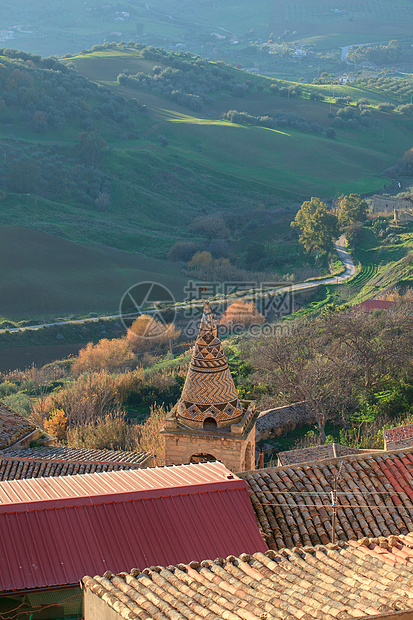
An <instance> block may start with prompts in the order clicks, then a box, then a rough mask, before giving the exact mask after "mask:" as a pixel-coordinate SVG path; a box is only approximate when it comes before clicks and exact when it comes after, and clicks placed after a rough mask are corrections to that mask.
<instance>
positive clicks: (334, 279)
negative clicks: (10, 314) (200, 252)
mask: <svg viewBox="0 0 413 620" xmlns="http://www.w3.org/2000/svg"><path fill="white" fill-rule="evenodd" d="M334 247H335V249H336V251H337V254H338V256H339V258H340V260H341V262H342V263H343V265H344V267H345V271H344V272H343V273H342V274H341V275H339V276H329V277H327V278H321V279H318V280H309V281H308V282H297V283H296V284H289V285H288V286H281V287H277V288H274V289H273V290H267V291H266V293H283V292H290V291H304V290H307V289H312V288H315V287H317V286H320V285H321V284H343V283H344V282H346V281H347V280H349V279H350V278H352V277H353V276H354V275H355V273H356V271H357V268H356V266H355V264H354V262H353V259H352V258H351V256H350V254H349V252H348V251H347V250H346V247H345V245H344V235H342V236H341V237H340V238H339V239H338V240H337V241H336V242H335V243H334ZM256 297H257V294H256V293H255V294H251V295H248V294H246V295H244V296H243V297H242V301H248V300H249V299H256ZM226 299H231V296H228V297H227V298H226ZM235 299H237V297H235V296H234V300H235ZM238 299H239V298H238ZM203 303H204V301H203V300H202V301H200V302H199V303H198V302H197V303H191V307H194V306H197V305H202V304H203ZM188 305H189V304H188ZM176 306H177V307H178V308H183V307H185V306H184V304H182V303H177V304H176ZM152 312H156V313H158V312H159V310H154V311H152ZM150 313H151V311H150V310H146V309H145V314H150ZM118 318H119V313H118V314H109V315H105V316H99V317H91V318H87V319H71V320H69V321H56V322H54V323H40V324H39V325H30V326H27V327H12V328H10V329H0V334H2V333H4V332H19V331H24V330H25V329H26V330H33V329H39V328H41V327H54V326H56V325H82V324H84V323H92V322H93V321H95V322H96V321H101V320H104V319H118Z"/></svg>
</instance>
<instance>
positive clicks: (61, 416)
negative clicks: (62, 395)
mask: <svg viewBox="0 0 413 620" xmlns="http://www.w3.org/2000/svg"><path fill="white" fill-rule="evenodd" d="M44 430H45V431H46V433H49V435H52V437H55V438H56V439H57V441H64V440H65V439H66V431H67V415H66V414H65V412H64V411H63V409H54V410H53V411H52V412H51V413H50V415H49V417H48V419H47V420H45V421H44Z"/></svg>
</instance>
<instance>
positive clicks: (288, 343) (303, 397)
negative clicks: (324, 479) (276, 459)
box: [253, 321, 351, 443]
mask: <svg viewBox="0 0 413 620" xmlns="http://www.w3.org/2000/svg"><path fill="white" fill-rule="evenodd" d="M253 356H254V361H255V365H256V367H257V368H258V369H259V370H261V371H264V373H265V375H266V378H267V380H268V381H269V383H270V386H271V387H272V389H273V390H276V391H277V392H278V394H279V395H280V396H283V397H284V400H285V399H289V400H290V401H305V402H306V403H307V407H308V409H309V411H310V412H311V413H312V414H313V416H314V419H315V420H316V422H317V426H318V430H319V432H320V438H321V442H322V443H324V442H325V439H326V435H325V424H326V421H327V417H328V415H329V414H331V413H337V411H339V410H342V409H343V407H345V406H346V405H347V404H348V402H350V401H351V381H349V377H350V374H351V368H349V367H347V358H345V357H343V358H342V359H337V356H336V355H335V351H334V349H332V346H331V343H327V342H326V341H325V338H324V337H323V335H322V334H320V331H319V326H318V325H317V322H316V321H313V322H311V323H305V322H296V323H294V324H292V326H291V331H290V333H289V334H288V333H287V334H286V333H285V332H284V333H279V334H276V335H274V336H271V337H268V338H263V339H261V340H260V341H259V342H258V343H257V345H256V347H255V348H254V352H253Z"/></svg>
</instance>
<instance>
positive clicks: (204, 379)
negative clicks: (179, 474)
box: [177, 301, 243, 427]
mask: <svg viewBox="0 0 413 620" xmlns="http://www.w3.org/2000/svg"><path fill="white" fill-rule="evenodd" d="M242 413H243V408H242V406H241V403H240V401H239V399H238V394H237V390H236V388H235V385H234V381H233V379H232V377H231V372H230V370H229V368H228V362H227V360H226V358H225V354H224V350H223V348H222V344H221V341H220V339H219V338H218V335H217V327H216V324H215V321H214V319H213V317H212V312H211V307H210V305H209V302H208V301H206V302H205V305H204V311H203V315H202V320H201V325H200V329H199V334H198V338H197V340H196V343H195V347H194V352H193V355H192V359H191V363H190V365H189V370H188V374H187V377H186V381H185V385H184V389H183V390H182V396H181V398H180V400H179V402H178V410H177V415H178V418H181V419H182V422H184V423H185V422H186V423H188V424H189V425H190V426H197V427H201V426H202V425H203V423H204V421H205V420H206V419H207V418H213V419H214V420H215V421H216V422H217V425H218V426H229V425H230V424H233V423H234V422H236V421H238V419H239V418H240V417H241V416H242Z"/></svg>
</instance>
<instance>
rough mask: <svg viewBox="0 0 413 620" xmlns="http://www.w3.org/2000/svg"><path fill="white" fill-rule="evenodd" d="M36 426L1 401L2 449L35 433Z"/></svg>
mask: <svg viewBox="0 0 413 620" xmlns="http://www.w3.org/2000/svg"><path fill="white" fill-rule="evenodd" d="M35 430H36V426H35V425H34V424H33V423H32V422H30V421H29V420H26V419H25V418H23V417H22V416H21V415H19V414H18V413H16V412H15V411H12V410H11V409H9V408H8V407H6V405H4V404H3V403H2V402H0V450H1V449H2V448H7V447H8V446H11V445H13V444H14V443H16V442H18V441H20V440H21V439H23V437H25V436H26V435H29V434H30V433H33V432H34V431H35Z"/></svg>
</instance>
